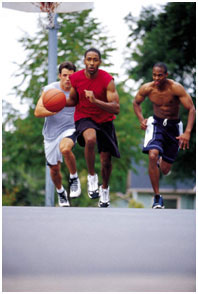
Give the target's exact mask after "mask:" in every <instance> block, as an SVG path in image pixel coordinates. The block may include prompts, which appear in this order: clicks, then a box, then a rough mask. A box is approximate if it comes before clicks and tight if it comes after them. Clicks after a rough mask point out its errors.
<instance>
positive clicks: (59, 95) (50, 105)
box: [43, 89, 66, 112]
mask: <svg viewBox="0 0 198 294" xmlns="http://www.w3.org/2000/svg"><path fill="white" fill-rule="evenodd" d="M43 105H44V107H45V108H46V109H47V110H49V111H52V112H57V111H60V110H61V109H63V108H64V107H65V106H66V96H65V94H64V93H63V92H62V91H60V90H58V89H50V90H48V91H46V92H44V94H43Z"/></svg>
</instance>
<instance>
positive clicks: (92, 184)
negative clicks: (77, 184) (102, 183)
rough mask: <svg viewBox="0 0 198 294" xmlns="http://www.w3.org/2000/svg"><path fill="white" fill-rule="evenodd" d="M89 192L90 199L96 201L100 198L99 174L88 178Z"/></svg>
mask: <svg viewBox="0 0 198 294" xmlns="http://www.w3.org/2000/svg"><path fill="white" fill-rule="evenodd" d="M87 190H88V196H89V198H91V199H95V198H98V197H99V191H98V175H97V174H95V175H94V176H91V175H88V176H87Z"/></svg>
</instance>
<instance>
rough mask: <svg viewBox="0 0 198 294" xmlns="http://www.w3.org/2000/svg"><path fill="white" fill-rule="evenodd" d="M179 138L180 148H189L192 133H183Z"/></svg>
mask: <svg viewBox="0 0 198 294" xmlns="http://www.w3.org/2000/svg"><path fill="white" fill-rule="evenodd" d="M176 139H177V140H179V148H180V149H183V150H185V149H186V148H187V149H189V141H190V134H189V133H183V134H181V135H180V136H178V137H176Z"/></svg>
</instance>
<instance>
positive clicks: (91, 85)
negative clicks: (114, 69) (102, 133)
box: [70, 69, 115, 123]
mask: <svg viewBox="0 0 198 294" xmlns="http://www.w3.org/2000/svg"><path fill="white" fill-rule="evenodd" d="M112 79H113V77H112V76H111V75H110V74H108V73H107V72H106V71H104V70H101V69H99V70H98V75H97V77H95V78H94V79H89V78H87V77H86V75H85V70H84V69H83V70H80V71H78V72H75V73H73V74H72V75H71V76H70V81H71V84H72V87H73V88H74V89H75V90H76V91H77V93H78V96H79V102H78V104H77V105H76V110H75V113H74V120H75V121H77V120H80V119H81V118H88V117H89V118H91V119H92V120H94V121H95V122H97V123H104V122H107V121H112V120H113V119H115V115H114V114H112V113H109V112H107V111H105V110H103V109H101V108H100V107H98V106H96V105H95V104H93V103H91V102H90V101H89V99H87V98H86V97H85V92H84V90H89V91H93V92H94V95H95V97H96V99H99V100H101V101H104V102H107V86H108V84H109V83H110V81H111V80H112Z"/></svg>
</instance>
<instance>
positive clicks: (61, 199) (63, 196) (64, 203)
mask: <svg viewBox="0 0 198 294" xmlns="http://www.w3.org/2000/svg"><path fill="white" fill-rule="evenodd" d="M58 204H59V206H61V207H69V206H70V203H69V200H68V198H67V192H66V191H65V190H64V191H63V192H62V193H58Z"/></svg>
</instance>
